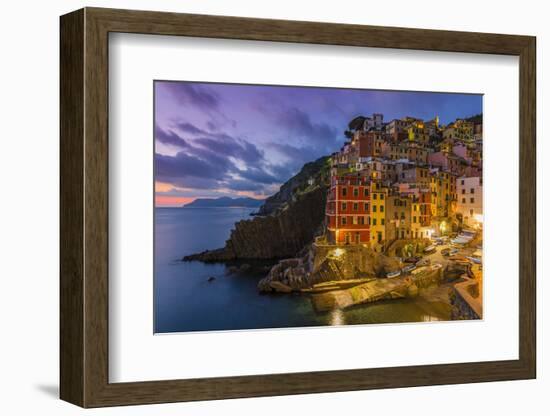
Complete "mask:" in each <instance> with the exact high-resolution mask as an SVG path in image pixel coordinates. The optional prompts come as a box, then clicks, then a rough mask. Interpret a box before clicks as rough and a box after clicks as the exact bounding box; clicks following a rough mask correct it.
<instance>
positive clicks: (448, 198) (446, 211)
mask: <svg viewBox="0 0 550 416" xmlns="http://www.w3.org/2000/svg"><path fill="white" fill-rule="evenodd" d="M430 188H431V192H432V202H431V210H432V216H434V217H448V216H450V215H452V214H453V213H454V211H455V209H456V175H454V174H452V173H451V172H445V171H441V170H437V171H432V172H431V186H430Z"/></svg>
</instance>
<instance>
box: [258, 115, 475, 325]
mask: <svg viewBox="0 0 550 416" xmlns="http://www.w3.org/2000/svg"><path fill="white" fill-rule="evenodd" d="M348 127H349V129H348V130H346V131H345V135H346V138H347V141H346V142H345V143H344V145H343V146H342V148H341V149H340V151H339V152H336V153H333V154H332V155H331V156H330V158H329V159H328V161H327V163H328V164H329V172H330V173H329V176H328V178H325V180H328V187H327V188H328V191H327V196H326V205H325V220H324V226H323V227H322V228H323V230H322V232H321V233H320V235H318V236H317V237H316V238H315V241H314V243H313V244H312V245H311V246H310V249H309V251H308V252H307V253H306V254H305V255H304V256H303V257H301V258H300V257H299V258H297V259H289V260H283V261H281V262H279V264H278V265H276V266H275V267H274V268H273V269H272V270H271V272H270V274H269V276H267V277H266V278H265V279H263V280H262V281H260V284H259V288H260V290H261V291H267V292H269V291H275V292H292V291H296V290H299V291H300V292H302V293H304V292H305V293H310V294H312V295H313V296H312V302H313V305H314V307H315V309H316V310H318V311H321V312H323V311H330V310H338V309H345V308H348V307H353V306H357V305H361V304H366V303H371V302H376V301H384V300H391V299H400V298H411V297H417V296H422V294H424V295H426V296H425V299H424V300H425V301H427V302H440V303H442V304H445V305H448V306H449V309H450V314H449V319H480V318H481V317H482V231H483V208H482V207H483V205H482V202H483V179H482V177H483V175H482V152H483V146H482V118H481V115H478V116H473V117H471V118H469V119H456V120H455V121H453V122H451V123H449V124H447V125H442V124H441V123H440V122H439V119H438V117H437V116H435V117H434V118H433V119H431V120H428V121H425V120H421V119H418V118H414V117H404V118H401V119H394V120H391V121H389V122H385V121H384V116H383V114H372V116H368V117H365V116H360V117H356V118H355V119H353V120H352V121H351V122H350V123H349V126H348ZM315 182H316V181H314V180H310V182H309V185H311V186H313V187H315ZM434 288H435V289H434Z"/></svg>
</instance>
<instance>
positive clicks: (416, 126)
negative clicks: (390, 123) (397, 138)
mask: <svg viewBox="0 0 550 416" xmlns="http://www.w3.org/2000/svg"><path fill="white" fill-rule="evenodd" d="M407 134H408V138H409V141H410V142H415V143H420V144H426V143H428V140H429V139H430V135H429V134H428V132H427V129H425V126H424V122H423V121H420V120H418V121H414V122H412V123H411V124H410V125H409V127H407Z"/></svg>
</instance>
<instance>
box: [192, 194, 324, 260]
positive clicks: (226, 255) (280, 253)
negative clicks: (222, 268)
mask: <svg viewBox="0 0 550 416" xmlns="http://www.w3.org/2000/svg"><path fill="white" fill-rule="evenodd" d="M326 195H327V190H326V188H325V187H324V186H317V187H316V188H315V189H313V190H310V191H309V192H306V193H304V194H300V195H298V196H297V197H296V199H295V201H294V202H293V203H292V204H288V205H287V206H286V207H285V208H284V209H281V210H279V211H278V212H277V213H276V214H274V215H269V216H266V217H255V218H254V219H250V220H243V221H239V222H238V223H236V224H235V228H234V229H233V230H232V231H231V236H230V237H229V240H227V241H226V244H225V247H224V248H221V249H217V250H210V251H205V252H202V253H198V254H193V255H190V256H186V257H184V259H183V260H185V261H191V260H200V261H204V262H223V261H230V260H237V259H277V258H285V257H293V256H295V255H296V254H297V253H298V252H299V251H300V250H302V249H303V248H304V246H306V245H307V244H309V243H311V241H312V240H313V237H314V235H315V232H316V231H317V230H318V229H319V226H320V225H321V224H322V222H323V220H324V214H325V203H326Z"/></svg>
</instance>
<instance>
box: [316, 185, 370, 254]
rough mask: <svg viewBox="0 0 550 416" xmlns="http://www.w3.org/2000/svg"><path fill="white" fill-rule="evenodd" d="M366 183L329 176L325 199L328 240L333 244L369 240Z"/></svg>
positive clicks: (368, 201) (365, 242)
mask: <svg viewBox="0 0 550 416" xmlns="http://www.w3.org/2000/svg"><path fill="white" fill-rule="evenodd" d="M369 187H370V180H368V179H367V178H364V177H358V176H351V175H347V176H333V177H332V179H331V185H330V190H329V193H328V198H327V207H326V217H327V230H328V239H329V241H330V242H331V243H334V244H368V243H369V241H370V240H369V239H370V189H369Z"/></svg>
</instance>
